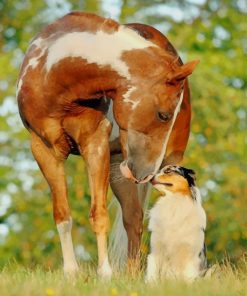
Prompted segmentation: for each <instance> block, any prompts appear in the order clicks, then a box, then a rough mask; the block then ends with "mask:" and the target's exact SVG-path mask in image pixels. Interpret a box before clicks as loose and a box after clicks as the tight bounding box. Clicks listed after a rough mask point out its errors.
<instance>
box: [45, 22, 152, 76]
mask: <svg viewBox="0 0 247 296" xmlns="http://www.w3.org/2000/svg"><path fill="white" fill-rule="evenodd" d="M151 46H152V47H156V45H155V44H153V43H152V42H150V41H147V40H145V39H144V38H143V37H141V36H140V35H139V34H138V33H136V32H135V31H133V30H131V29H129V28H126V27H124V26H119V29H118V31H116V32H115V33H112V34H108V33H106V32H103V31H97V32H96V33H89V32H72V33H67V34H65V35H63V36H62V37H60V38H58V39H57V40H56V41H54V43H53V44H52V45H51V46H50V48H49V49H48V56H47V61H46V70H47V72H48V71H50V69H51V68H52V67H53V65H55V64H56V63H58V62H59V61H60V60H62V59H64V58H67V57H71V58H73V57H81V58H83V59H86V60H87V61H88V63H96V64H98V65H100V66H106V65H110V66H111V67H112V68H113V69H114V70H116V71H117V72H118V73H119V74H120V75H121V76H123V77H126V78H127V79H130V78H131V77H130V73H129V68H128V66H127V65H126V63H125V62H124V61H123V60H122V59H121V56H122V53H123V52H124V51H130V50H133V49H144V48H147V47H151Z"/></svg>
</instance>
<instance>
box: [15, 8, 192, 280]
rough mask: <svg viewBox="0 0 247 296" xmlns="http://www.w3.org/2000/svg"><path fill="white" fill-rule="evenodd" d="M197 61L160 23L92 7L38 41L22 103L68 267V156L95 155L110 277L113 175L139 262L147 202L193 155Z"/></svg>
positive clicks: (95, 197)
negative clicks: (185, 57)
mask: <svg viewBox="0 0 247 296" xmlns="http://www.w3.org/2000/svg"><path fill="white" fill-rule="evenodd" d="M197 63H198V61H192V62H189V63H186V64H183V63H182V61H181V59H180V58H179V56H178V55H177V53H176V51H175V49H174V48H173V46H172V45H171V44H170V42H169V41H168V40H167V39H166V37H165V36H164V35H162V34H161V33H160V32H159V31H157V30H156V29H154V28H152V27H150V26H147V25H142V24H135V23H133V24H126V25H120V24H119V23H117V22H116V21H114V20H112V19H108V18H104V17H100V16H98V15H95V14H91V13H83V12H72V13H69V14H67V15H65V16H64V17H62V18H60V19H58V20H57V21H55V22H53V23H52V24H50V25H48V26H46V27H45V28H43V29H42V30H41V32H40V33H39V34H38V35H37V36H36V37H35V38H34V39H33V40H32V41H31V43H30V46H29V48H28V50H27V52H26V55H25V57H24V60H23V63H22V66H21V70H20V75H19V79H18V83H17V101H18V106H19V113H20V117H21V119H22V121H23V124H24V126H25V127H26V129H27V130H28V131H29V132H30V138H31V151H32V154H33V156H34V158H35V160H36V161H37V163H38V165H39V168H40V170H41V171H42V173H43V175H44V177H45V179H46V180H47V182H48V184H49V187H50V189H51V194H52V203H53V216H54V220H55V224H56V226H57V230H58V234H59V238H60V242H61V248H62V255H63V268H64V272H65V274H69V275H70V274H74V273H75V272H76V271H78V264H77V261H76V258H75V254H74V250H73V243H72V238H71V228H72V217H71V214H70V209H69V204H68V199H67V184H66V178H65V172H64V162H65V160H66V159H67V157H68V156H69V154H75V155H81V156H82V157H83V159H84V161H85V163H86V167H87V172H88V178H89V186H90V192H91V208H90V215H89V221H90V224H91V226H92V229H93V231H94V233H95V234H96V239H97V249H98V268H97V273H98V275H99V276H100V277H101V278H105V279H109V278H111V275H112V268H111V266H110V264H109V259H108V250H107V233H108V230H109V217H108V210H107V206H106V194H107V190H108V186H109V183H110V185H111V188H112V190H113V193H114V194H115V195H116V197H117V199H118V200H119V203H120V204H121V208H122V216H123V224H124V227H125V229H126V232H127V236H128V258H129V260H130V261H131V260H137V261H138V253H139V247H140V239H141V235H142V223H143V221H142V220H143V210H142V202H141V201H143V200H144V199H145V195H146V188H147V182H148V181H149V180H150V179H151V178H152V177H153V175H154V174H155V173H156V172H157V171H158V169H159V168H160V166H161V165H162V164H164V163H167V164H176V163H178V162H179V161H181V159H182V158H183V153H184V150H185V148H186V145H187V141H188V136H189V129H190V116H191V108H190V99H189V85H188V81H187V76H189V75H190V74H191V73H192V72H193V70H194V68H195V67H196V65H197ZM140 188H143V189H142V190H141V191H142V193H141V195H140V194H139V196H138V191H140V190H139V189H140Z"/></svg>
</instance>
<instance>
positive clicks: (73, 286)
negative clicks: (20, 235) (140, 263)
mask: <svg viewBox="0 0 247 296" xmlns="http://www.w3.org/2000/svg"><path fill="white" fill-rule="evenodd" d="M81 270H82V271H81V272H80V273H79V274H78V275H77V277H76V278H75V279H67V278H65V277H64V275H63V273H62V271H61V270H59V271H44V270H42V268H36V269H35V270H28V269H24V268H22V267H20V266H18V265H15V264H13V265H9V266H8V267H6V268H4V269H3V270H2V271H1V273H0V295H1V296H17V295H18V296H19V295H21V296H22V295H25V296H28V295H32V296H36V295H37V296H41V295H42V296H44V295H45V296H53V295H59V296H60V295H61V296H62V295H73V296H76V295H92V296H93V295H94V296H97V295H110V296H117V295H126V296H139V295H154V296H159V295H160V296H161V295H167V296H168V295H176V296H179V295H181V296H182V295H183V296H187V295H188V296H189V295H193V296H194V295H195V296H196V295H200V296H204V295H210V296H211V295H212V296H217V295H229V296H233V295H236V296H246V295H247V261H246V260H242V261H241V262H240V263H239V264H238V266H237V267H232V266H230V264H228V263H226V264H223V265H217V266H216V269H215V271H214V272H213V274H212V276H211V277H209V278H204V279H200V280H198V281H196V282H194V283H193V284H186V283H183V282H178V281H164V282H162V283H159V284H156V285H147V284H145V283H144V281H143V274H142V273H140V274H136V275H135V276H134V277H130V276H128V275H127V274H117V275H114V277H113V279H112V280H111V281H110V282H107V283H106V282H101V281H100V280H98V279H97V277H96V273H95V270H94V269H93V268H92V267H89V266H81Z"/></svg>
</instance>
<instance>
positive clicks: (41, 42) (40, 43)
mask: <svg viewBox="0 0 247 296" xmlns="http://www.w3.org/2000/svg"><path fill="white" fill-rule="evenodd" d="M33 45H35V46H36V48H35V51H36V50H40V52H39V53H38V54H37V55H36V56H35V57H33V58H31V59H30V60H29V62H28V64H27V65H26V67H25V69H24V70H23V73H22V75H21V77H20V80H19V82H18V84H17V91H16V96H18V94H19V92H20V90H21V88H22V85H23V78H24V76H25V75H26V74H27V70H28V68H29V67H31V68H32V69H34V68H36V67H37V65H38V64H39V59H40V58H41V57H42V56H43V55H44V53H45V51H46V49H47V39H43V38H37V39H35V40H34V41H33V42H32V43H31V44H30V46H29V49H30V48H31V46H33Z"/></svg>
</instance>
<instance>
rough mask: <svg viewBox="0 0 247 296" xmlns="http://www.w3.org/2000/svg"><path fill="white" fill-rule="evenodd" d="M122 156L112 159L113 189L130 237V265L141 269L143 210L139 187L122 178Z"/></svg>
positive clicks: (115, 156)
mask: <svg viewBox="0 0 247 296" xmlns="http://www.w3.org/2000/svg"><path fill="white" fill-rule="evenodd" d="M121 161H122V156H121V155H113V156H112V157H111V178H110V183H111V188H112V191H113V192H114V194H115V196H116V197H117V199H118V201H119V203H120V205H121V208H122V217H123V224H124V228H125V230H126V232H127V237H128V265H129V267H131V269H134V270H135V269H136V268H138V267H139V259H140V258H139V255H140V242H141V236H142V230H143V210H142V206H141V203H140V202H139V199H138V190H137V185H136V184H134V183H132V182H131V181H129V180H127V179H126V178H124V177H123V176H122V173H121V171H120V168H119V165H120V163H121Z"/></svg>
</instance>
